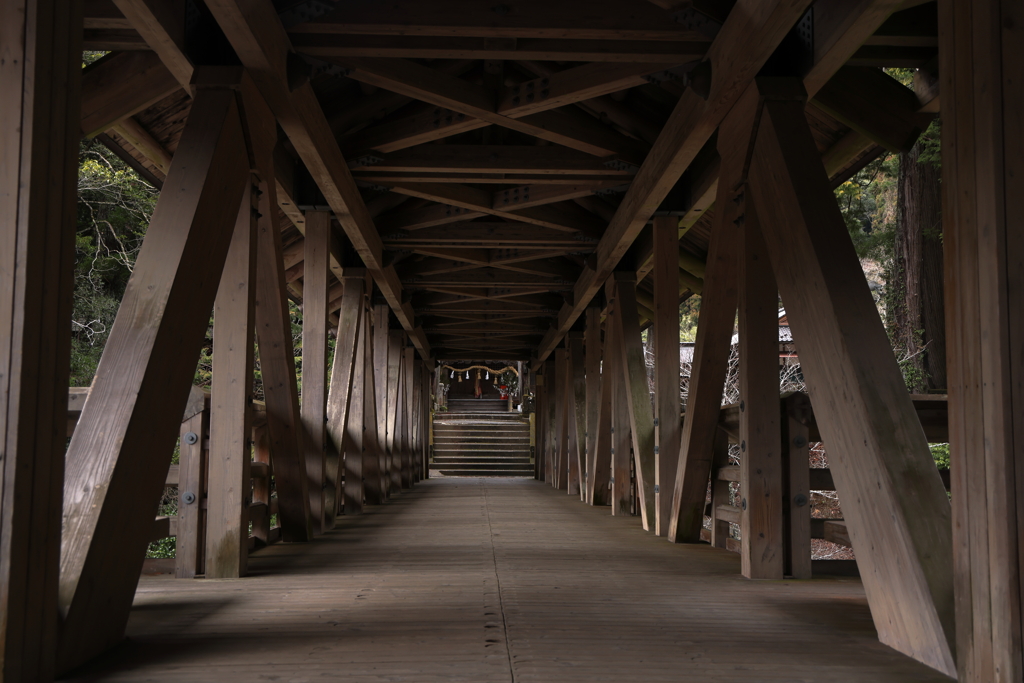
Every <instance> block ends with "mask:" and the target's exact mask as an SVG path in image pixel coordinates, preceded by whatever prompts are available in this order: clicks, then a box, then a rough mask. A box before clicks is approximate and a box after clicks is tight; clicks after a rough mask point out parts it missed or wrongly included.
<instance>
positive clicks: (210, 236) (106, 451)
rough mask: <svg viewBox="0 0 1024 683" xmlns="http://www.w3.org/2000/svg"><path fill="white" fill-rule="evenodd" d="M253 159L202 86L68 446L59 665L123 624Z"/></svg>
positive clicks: (216, 93)
mask: <svg viewBox="0 0 1024 683" xmlns="http://www.w3.org/2000/svg"><path fill="white" fill-rule="evenodd" d="M248 169H249V163H248V159H247V158H246V150H245V141H244V138H243V135H242V127H241V124H240V119H239V112H238V106H237V104H236V99H235V93H234V92H233V91H232V90H230V89H227V88H200V89H198V92H197V94H196V97H195V99H194V100H193V103H192V110H191V112H190V114H189V119H188V123H187V124H186V126H185V130H184V132H183V133H182V137H181V142H180V143H179V145H178V149H177V153H176V154H175V157H174V162H173V164H172V165H171V170H170V173H169V174H168V176H167V186H168V187H175V188H182V189H181V190H180V191H177V192H171V193H164V194H163V195H161V197H160V202H158V204H157V207H156V211H155V212H154V213H153V219H152V221H151V222H150V224H149V228H148V230H147V233H146V239H145V242H144V243H143V246H142V250H141V252H140V253H139V256H138V259H137V261H136V263H135V269H134V272H133V273H132V277H131V279H130V280H129V282H128V287H127V288H126V290H125V294H124V297H123V299H122V302H121V307H120V309H119V310H118V315H117V318H116V320H115V322H114V325H113V327H112V329H111V331H110V336H109V337H108V340H107V345H106V347H105V349H104V351H103V356H102V358H101V359H100V363H99V367H98V368H97V370H96V376H95V379H94V380H93V384H92V390H91V391H90V393H89V398H88V399H87V400H86V404H85V409H84V410H83V411H82V417H81V418H80V420H79V422H78V426H77V428H76V429H75V433H74V436H72V438H71V445H70V447H69V449H68V453H67V457H66V462H67V473H66V476H65V485H64V525H63V534H62V539H61V576H60V593H59V606H60V612H61V614H62V616H63V617H64V626H63V629H62V634H61V643H60V648H59V654H58V664H57V668H58V670H59V671H67V670H69V669H71V668H73V667H74V666H77V665H79V664H81V663H82V662H84V661H86V660H88V659H90V658H92V657H94V656H96V655H97V654H98V653H100V652H102V651H103V650H105V649H107V648H108V647H110V646H112V645H114V644H115V643H117V642H118V641H119V640H120V639H121V638H122V636H123V635H124V627H125V624H126V623H127V621H128V612H129V610H130V608H131V603H132V598H133V597H134V595H135V587H136V585H137V583H138V579H139V574H140V572H141V570H142V562H143V560H144V559H145V555H146V547H147V546H148V543H149V534H150V531H151V529H152V519H151V517H150V516H149V515H150V514H151V513H148V514H142V511H146V510H154V509H156V506H157V503H158V502H159V500H160V496H161V494H162V493H163V488H164V478H165V476H166V474H167V468H168V466H169V464H170V460H171V453H172V451H173V450H174V441H175V438H176V437H177V434H178V430H179V428H180V424H181V417H180V416H181V414H182V413H183V412H184V408H185V403H186V401H187V400H188V395H189V391H190V389H191V386H192V382H191V378H192V375H193V373H194V372H195V362H196V358H198V356H199V349H200V346H201V345H202V342H203V338H204V336H205V333H206V329H207V325H208V324H209V320H210V317H209V316H210V310H211V309H212V308H213V300H214V296H215V295H216V291H217V283H218V282H219V280H220V273H221V270H222V269H223V267H224V260H225V258H226V256H227V251H228V245H229V244H230V242H231V233H232V229H231V228H232V226H233V225H234V221H235V217H236V216H237V214H238V206H239V203H240V201H241V198H242V192H243V190H244V188H245V185H246V183H248V181H249V173H248ZM126 397H129V398H128V399H126ZM143 456H145V457H143Z"/></svg>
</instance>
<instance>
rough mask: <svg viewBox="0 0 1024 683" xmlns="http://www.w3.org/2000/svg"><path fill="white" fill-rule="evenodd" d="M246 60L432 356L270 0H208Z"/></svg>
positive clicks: (404, 322)
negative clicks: (298, 72)
mask: <svg viewBox="0 0 1024 683" xmlns="http://www.w3.org/2000/svg"><path fill="white" fill-rule="evenodd" d="M206 5H207V7H208V8H209V9H210V11H211V12H212V13H213V15H214V17H215V18H216V20H217V23H218V24H220V27H221V29H222V30H223V31H224V34H225V36H227V39H228V40H229V41H230V42H231V45H232V47H234V49H235V52H236V53H237V54H238V57H239V59H240V60H241V61H242V64H243V65H245V67H246V69H247V70H248V71H249V72H250V74H251V75H252V77H253V80H254V81H255V82H256V84H257V86H258V87H259V89H260V92H261V93H262V94H263V97H264V98H265V99H266V100H267V103H268V104H269V105H270V108H271V109H272V110H273V112H274V115H275V116H276V117H277V119H278V123H279V124H280V125H281V127H282V128H283V129H284V132H285V134H286V135H287V136H288V139H289V140H290V141H291V143H292V145H293V146H294V147H295V151H296V152H297V153H298V155H299V156H300V157H301V158H302V161H303V162H304V163H305V165H306V168H307V169H309V171H310V174H311V175H312V176H313V178H314V180H315V181H316V183H317V185H318V186H319V188H320V191H321V192H322V193H323V195H324V197H325V198H326V200H327V203H328V204H329V205H330V207H331V209H332V210H333V211H334V214H335V216H336V217H337V219H338V222H339V223H341V226H342V228H343V229H344V230H345V233H346V234H347V235H348V237H349V240H351V242H352V245H353V246H354V247H355V250H356V252H357V253H358V254H359V256H360V258H361V259H362V261H363V263H364V264H365V265H366V268H367V270H369V272H370V274H371V275H372V277H373V280H374V281H375V282H376V283H377V286H378V288H379V289H380V291H381V293H382V294H383V295H384V297H385V299H387V302H388V304H389V306H390V307H391V309H392V310H393V311H394V313H395V316H396V317H397V318H398V321H399V324H401V326H402V328H403V329H405V330H406V332H408V333H409V335H410V338H411V339H412V342H413V344H414V345H415V346H416V348H417V350H418V351H419V352H420V355H421V357H423V358H430V355H431V354H430V345H429V344H428V343H427V340H426V336H425V335H424V334H423V333H422V332H420V331H419V330H417V329H416V328H415V325H414V320H415V318H414V314H413V311H412V308H411V307H410V306H409V305H408V304H407V303H403V302H402V285H401V282H399V280H398V276H397V275H396V274H395V269H394V267H392V266H385V265H384V260H383V245H382V244H381V241H380V236H379V235H378V234H377V229H376V227H375V226H374V224H373V219H372V218H371V217H370V214H369V212H368V211H367V208H366V204H365V203H364V202H363V199H362V197H361V196H360V194H359V188H358V187H356V184H355V181H354V180H353V179H352V174H351V172H350V171H349V169H348V165H347V163H346V162H345V158H344V157H343V156H342V154H341V150H340V148H339V147H338V144H337V142H336V140H335V138H334V135H333V134H332V133H331V129H330V126H329V125H328V123H327V119H326V117H325V116H324V113H323V109H322V108H321V107H320V103H319V102H318V101H317V98H316V94H315V93H314V91H313V88H312V86H311V85H310V84H309V83H308V82H306V83H302V84H299V85H297V86H296V87H294V88H292V87H289V79H288V67H287V62H288V55H289V53H291V52H292V50H291V45H290V43H289V41H288V36H287V34H286V33H285V30H284V27H283V26H282V25H281V22H280V20H279V19H278V17H277V14H276V12H275V10H274V6H273V4H272V3H271V2H270V1H269V0H253V1H251V2H246V3H245V8H244V9H243V8H242V6H241V5H240V4H239V2H238V0H208V1H207V3H206Z"/></svg>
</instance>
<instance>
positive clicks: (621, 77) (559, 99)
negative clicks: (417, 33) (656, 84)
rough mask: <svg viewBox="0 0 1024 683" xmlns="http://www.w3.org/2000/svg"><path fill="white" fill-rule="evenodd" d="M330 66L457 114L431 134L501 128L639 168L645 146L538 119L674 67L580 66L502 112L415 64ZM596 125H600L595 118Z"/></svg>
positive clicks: (469, 88) (483, 95) (485, 95)
mask: <svg viewBox="0 0 1024 683" xmlns="http://www.w3.org/2000/svg"><path fill="white" fill-rule="evenodd" d="M331 61H336V62H339V63H341V64H342V65H343V66H345V67H347V68H348V72H347V73H348V76H349V77H350V78H354V79H355V80H357V81H361V82H363V83H369V84H371V85H375V86H377V87H381V88H385V89H387V90H391V91H393V92H397V93H400V94H402V95H405V96H407V97H412V98H413V99H417V100H420V101H423V102H427V103H428V104H432V105H434V106H435V107H439V108H443V109H444V110H451V111H452V112H456V113H457V114H456V115H454V116H451V115H449V114H445V113H444V112H442V111H441V109H437V110H435V114H434V116H433V117H428V118H427V119H425V120H424V121H423V123H424V124H427V123H428V122H430V121H431V118H432V119H433V125H432V129H433V130H434V131H436V132H442V131H443V129H442V127H441V126H440V124H441V123H442V119H443V120H444V123H446V124H448V125H454V126H455V129H454V130H453V131H452V132H450V133H448V134H449V135H451V134H454V133H455V132H462V130H463V129H465V130H471V129H473V128H478V127H481V126H482V125H498V126H502V127H504V128H509V129H511V130H515V131H518V132H520V133H523V134H525V135H531V136H534V137H537V138H540V139H542V140H547V141H549V142H554V143H557V144H560V145H563V146H565V147H569V148H571V149H575V150H579V151H581V152H586V153H587V154H593V155H595V156H599V157H607V156H612V155H616V154H618V155H622V156H624V157H626V158H628V159H629V160H630V161H633V162H635V163H639V162H640V161H641V160H642V158H643V156H644V151H643V145H641V144H640V143H638V142H636V141H633V140H631V139H630V138H627V137H626V136H620V137H617V134H615V133H614V131H612V130H611V129H609V128H607V127H605V131H604V133H605V135H604V136H603V139H595V138H594V136H592V135H591V134H590V132H589V131H588V130H585V129H584V128H582V127H568V126H559V125H557V124H558V121H559V119H558V117H557V116H556V117H551V116H541V117H540V118H534V117H535V116H538V115H540V114H542V113H549V110H552V109H556V108H558V107H561V106H563V105H565V104H568V103H571V102H573V101H579V100H583V99H589V98H591V97H596V96H597V95H599V94H605V93H609V92H617V91H619V90H624V89H626V88H630V87H633V86H636V85H641V84H644V83H646V82H647V81H646V80H645V79H644V76H645V75H647V74H650V73H654V72H658V71H663V70H665V69H668V68H671V67H673V66H675V65H674V64H671V63H658V64H650V63H643V64H618V65H615V68H608V67H606V68H605V69H604V70H603V73H602V74H596V73H593V72H592V71H591V70H589V69H588V70H587V71H586V72H585V73H582V72H578V71H577V70H578V69H585V68H587V67H590V66H592V65H587V67H576V68H575V69H569V70H567V71H566V72H560V74H564V75H562V76H561V77H560V78H559V79H558V81H557V84H556V83H555V82H554V81H552V82H551V83H550V84H549V86H548V94H547V95H544V96H542V92H543V91H544V88H543V87H540V88H538V90H537V94H536V95H534V96H529V95H528V94H527V93H526V92H525V91H524V92H523V93H522V95H521V96H520V100H519V102H518V103H515V102H514V101H513V100H515V98H516V96H515V95H509V100H508V106H507V107H506V108H504V109H502V110H501V111H500V112H499V111H496V110H495V106H494V102H493V97H492V95H491V93H489V92H487V91H486V90H485V89H484V88H483V87H482V86H477V85H474V84H472V83H469V82H467V81H464V80H462V79H460V78H457V77H455V76H450V75H448V74H445V73H443V72H441V71H438V70H436V69H432V68H430V67H427V66H423V65H421V64H417V63H415V62H411V61H408V60H402V59H371V58H360V57H339V58H334V59H332V60H331ZM569 72H573V73H569ZM552 78H554V76H552ZM556 85H557V88H556ZM591 121H592V123H598V122H596V121H594V120H593V119H592V120H591ZM552 124H554V125H552ZM599 125H600V124H599ZM397 132H398V135H399V137H397V138H396V139H401V137H400V136H401V135H405V134H407V133H404V132H401V131H397ZM368 134H370V135H372V134H373V131H372V130H371V131H368ZM430 139H437V138H436V137H434V138H430ZM380 144H381V142H368V141H367V142H364V145H365V146H366V147H368V148H372V149H376V148H377V147H379V145H380Z"/></svg>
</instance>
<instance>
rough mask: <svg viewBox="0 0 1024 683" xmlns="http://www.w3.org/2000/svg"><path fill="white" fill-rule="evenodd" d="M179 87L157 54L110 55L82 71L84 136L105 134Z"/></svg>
mask: <svg viewBox="0 0 1024 683" xmlns="http://www.w3.org/2000/svg"><path fill="white" fill-rule="evenodd" d="M179 88H181V85H180V84H179V83H178V81H177V80H176V79H175V78H174V76H173V75H172V74H171V72H170V71H168V70H167V68H166V67H165V66H164V65H163V63H162V62H161V61H160V58H159V57H158V56H157V55H156V53H153V52H114V53H111V54H109V55H107V56H105V57H103V59H100V60H98V61H96V62H94V63H92V64H90V65H89V66H88V67H86V68H85V69H84V70H83V71H82V134H83V135H85V136H86V137H92V136H94V135H97V134H99V133H102V132H103V131H105V130H107V129H109V128H110V127H111V126H113V125H114V124H115V123H118V122H120V121H123V120H124V119H126V118H128V117H129V116H133V115H134V114H137V113H139V112H140V111H142V110H143V109H145V108H147V107H149V106H151V105H153V104H156V103H157V102H159V101H160V100H162V99H163V98H165V97H167V96H168V95H170V94H171V93H173V92H174V91H176V90H178V89H179Z"/></svg>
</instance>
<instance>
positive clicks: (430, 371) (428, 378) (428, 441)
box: [419, 360, 437, 479]
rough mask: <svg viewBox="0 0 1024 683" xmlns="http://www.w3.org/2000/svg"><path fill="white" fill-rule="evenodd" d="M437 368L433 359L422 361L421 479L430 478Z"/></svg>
mask: <svg viewBox="0 0 1024 683" xmlns="http://www.w3.org/2000/svg"><path fill="white" fill-rule="evenodd" d="M436 372H437V369H436V368H435V367H434V363H433V361H426V360H425V361H423V373H424V374H423V380H424V381H423V398H422V401H423V402H422V403H421V404H420V408H419V410H420V419H421V420H422V421H423V439H422V443H421V444H420V448H421V449H422V452H421V454H420V468H421V470H420V474H421V477H422V478H423V479H429V478H430V453H431V448H432V447H433V445H434V421H433V404H432V400H433V399H432V397H433V395H434V392H435V391H437V377H436Z"/></svg>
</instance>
